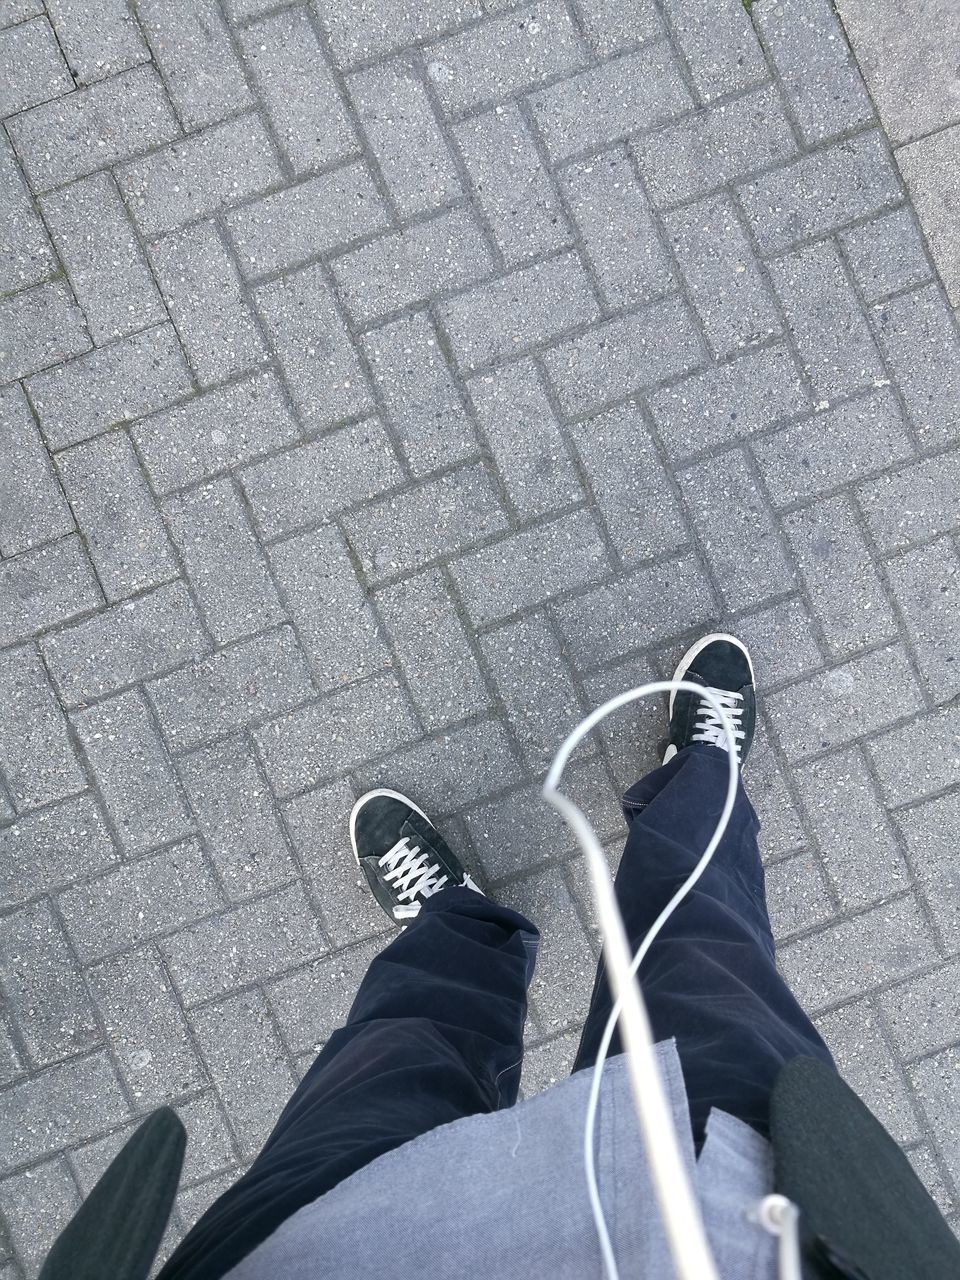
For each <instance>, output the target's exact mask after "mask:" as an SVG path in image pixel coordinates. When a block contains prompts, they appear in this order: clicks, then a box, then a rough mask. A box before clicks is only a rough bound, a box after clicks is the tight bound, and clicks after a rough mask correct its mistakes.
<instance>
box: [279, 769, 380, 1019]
mask: <svg viewBox="0 0 960 1280" xmlns="http://www.w3.org/2000/svg"><path fill="white" fill-rule="evenodd" d="M353 801H354V795H353V791H352V790H351V788H350V785H349V783H346V782H337V783H334V785H333V786H330V787H318V788H316V789H315V790H313V791H308V792H307V793H306V794H305V795H302V796H297V797H296V799H295V800H290V801H288V802H287V804H285V805H284V807H283V815H284V821H285V822H286V824H287V830H288V831H289V832H290V836H291V838H292V840H293V843H294V846H295V847H296V849H297V853H298V855H299V858H300V862H301V864H302V866H303V869H304V871H305V872H306V875H307V876H308V877H309V879H310V882H311V883H312V885H313V889H314V892H315V894H316V896H317V898H318V900H319V902H320V908H321V911H322V913H323V923H324V925H325V927H326V932H327V935H328V936H329V938H330V939H331V941H332V942H333V944H334V946H337V947H339V946H344V945H348V944H350V943H352V942H355V941H356V940H357V939H358V938H369V937H370V936H371V935H376V934H380V935H383V934H384V933H387V934H389V933H391V932H392V929H393V926H392V923H391V921H390V919H389V917H387V915H386V914H385V913H384V911H383V908H382V907H381V906H380V904H379V903H378V902H377V900H376V898H374V896H373V894H372V893H371V892H370V886H369V885H368V884H367V878H366V876H365V875H364V874H363V872H362V871H361V870H360V867H359V866H358V865H357V861H356V858H355V857H354V856H353V850H352V848H351V847H350V836H349V824H348V819H349V814H350V811H351V809H352V808H353ZM324 963H329V962H324ZM341 963H342V962H341ZM307 1016H309V1015H307ZM327 1016H329V1015H327Z"/></svg>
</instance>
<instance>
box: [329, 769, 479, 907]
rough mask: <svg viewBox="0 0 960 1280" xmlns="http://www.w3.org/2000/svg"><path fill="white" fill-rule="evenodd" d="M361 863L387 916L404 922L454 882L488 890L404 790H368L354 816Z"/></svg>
mask: <svg viewBox="0 0 960 1280" xmlns="http://www.w3.org/2000/svg"><path fill="white" fill-rule="evenodd" d="M350 839H351V841H352V842H353V852H354V854H355V855H356V859H357V862H358V863H359V865H360V866H361V867H362V868H363V872H364V875H365V876H366V877H367V880H368V882H369V884H370V888H371V889H372V890H373V892H374V894H375V896H376V899H377V901H378V902H379V903H380V905H381V907H383V909H384V911H386V913H387V915H388V916H390V917H391V919H393V920H394V921H396V923H397V924H399V925H404V924H406V923H407V922H409V921H410V920H413V919H414V918H415V917H416V916H418V915H419V914H420V908H421V906H422V905H423V903H424V902H425V901H426V899H427V898H429V897H432V896H433V894H435V893H437V892H438V891H439V890H440V889H445V888H447V886H448V885H461V886H463V887H464V888H467V889H473V890H475V892H477V893H482V892H483V890H482V889H481V888H480V886H479V885H478V884H477V883H476V881H475V880H474V879H473V877H472V876H471V875H470V874H469V873H468V872H467V871H466V870H465V868H464V867H463V864H462V863H461V862H460V860H459V859H458V858H457V857H456V855H455V854H454V853H453V852H452V850H451V849H450V847H449V846H448V844H447V843H446V841H445V840H444V839H443V837H442V836H441V834H440V832H439V831H438V830H437V829H436V827H435V826H434V825H433V823H432V822H431V821H430V819H429V818H428V817H427V815H426V814H425V813H424V812H423V810H422V809H419V808H417V806H416V805H415V804H414V803H413V801H412V800H408V799H407V797H406V796H402V795H400V793H399V792H398V791H386V790H383V789H380V790H378V791H368V792H367V794H366V795H365V796H361V797H360V799H359V800H358V801H357V803H356V804H355V805H354V806H353V812H352V813H351V814H350Z"/></svg>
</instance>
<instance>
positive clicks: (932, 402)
mask: <svg viewBox="0 0 960 1280" xmlns="http://www.w3.org/2000/svg"><path fill="white" fill-rule="evenodd" d="M874 324H875V326H876V330H877V333H878V335H879V338H880V342H881V345H882V346H883V349H884V352H885V353H886V357H887V360H888V361H889V363H890V367H891V368H892V370H893V373H894V376H895V378H896V379H897V385H898V387H899V388H900V393H901V394H902V396H903V399H904V403H905V404H906V406H907V412H908V413H909V414H910V417H911V418H912V419H913V422H914V425H915V426H916V428H917V434H918V436H919V437H920V441H921V444H923V445H925V446H932V445H937V444H946V443H947V442H948V441H950V440H956V439H957V438H958V437H960V341H958V340H957V335H956V329H955V327H954V325H953V323H952V321H951V318H950V312H949V310H948V308H947V305H946V303H945V302H944V300H943V296H942V294H941V292H940V290H939V288H938V287H937V286H936V285H933V284H931V285H928V286H927V287H926V288H925V289H919V290H917V291H916V292H915V293H908V294H904V295H903V296H902V297H899V298H892V299H891V300H890V301H889V302H884V303H882V304H881V305H880V306H878V307H876V308H875V309H874Z"/></svg>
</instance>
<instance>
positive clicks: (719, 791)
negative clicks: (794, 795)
mask: <svg viewBox="0 0 960 1280" xmlns="http://www.w3.org/2000/svg"><path fill="white" fill-rule="evenodd" d="M726 778H727V759H726V755H725V753H724V752H723V751H720V750H719V749H718V748H715V747H709V746H697V747H690V748H687V749H686V750H685V751H682V752H680V753H679V755H677V756H675V757H674V759H673V760H671V761H670V763H669V764H667V765H664V766H663V767H662V768H660V769H657V770H655V771H654V772H653V773H651V774H650V775H649V776H648V777H646V778H644V779H642V780H641V781H640V782H638V783H637V784H636V785H635V786H633V787H631V789H630V790H629V791H628V792H627V794H626V796H625V797H624V812H625V814H626V817H627V821H628V824H629V834H628V837H627V845H626V849H625V851H624V855H623V860H622V862H621V864H620V869H619V872H618V873H617V897H618V899H619V902H620V909H621V911H622V913H623V916H624V920H625V922H626V926H627V932H628V935H629V937H630V940H631V942H632V943H633V945H634V947H636V946H639V944H640V942H641V941H642V940H643V937H644V935H645V934H646V932H647V929H648V928H649V926H650V925H651V924H652V922H653V920H654V919H655V918H656V916H657V915H658V914H659V912H660V910H661V908H662V907H663V905H664V903H665V902H666V901H667V900H668V898H669V897H670V895H671V894H672V893H673V892H674V890H675V888H676V887H677V885H678V884H679V883H680V881H681V880H683V879H684V877H685V876H686V875H687V874H688V873H689V871H690V870H691V869H692V867H693V865H694V864H695V862H696V861H697V859H698V858H699V857H700V855H701V853H702V852H703V849H704V847H705V846H706V843H707V840H708V839H709V837H710V835H711V833H712V831H713V828H714V826H715V824H716V821H717V817H718V816H719V813H720V810H721V808H722V805H723V799H724V795H725V789H726ZM758 828H759V824H758V822H757V818H756V815H755V813H754V811H753V807H752V806H751V804H750V801H749V800H748V799H747V797H746V794H745V793H744V791H743V788H742V787H741V788H740V789H739V793H738V796H737V803H736V806H735V808H734V811H733V814H732V817H731V821H730V825H729V827H728V829H727V832H726V834H725V836H724V839H723V841H722V843H721V845H720V847H719V849H718V850H717V852H716V854H715V855H714V858H713V861H712V862H711V864H710V866H709V867H708V868H707V870H706V872H705V873H704V875H703V876H702V877H701V879H700V881H699V883H698V885H697V887H696V889H695V890H694V892H693V893H692V894H691V895H690V896H689V897H688V898H687V899H686V900H685V901H684V902H683V903H682V904H681V905H680V907H679V908H678V909H677V910H676V911H675V912H674V914H673V916H672V917H671V918H670V920H669V921H668V923H667V925H666V927H665V929H664V932H663V933H662V934H661V936H660V938H659V939H658V940H657V942H656V943H655V944H654V946H653V947H651V949H650V953H649V955H648V956H647V958H646V960H645V961H644V965H643V968H642V969H641V974H640V976H641V981H642V983H643V990H644V995H645V997H646V1003H647V1009H648V1011H649V1014H650V1018H651V1022H652V1024H653V1030H654V1033H655V1035H656V1038H657V1039H665V1038H667V1037H670V1036H675V1037H676V1039H677V1047H678V1050H679V1054H680V1062H681V1065H682V1067H683V1073H684V1079H685V1081H686V1085H687V1092H688V1095H689V1099H690V1110H691V1119H692V1124H693V1129H694V1137H695V1140H697V1141H698V1142H699V1141H701V1140H702V1135H703V1127H704V1125H705V1123H706V1118H707V1115H708V1113H709V1110H710V1108H711V1107H712V1106H718V1107H721V1108H723V1109H724V1110H725V1111H729V1112H730V1113H731V1114H733V1115H736V1116H739V1117H740V1118H741V1119H743V1120H745V1121H746V1122H747V1123H748V1124H751V1125H753V1126H754V1127H755V1128H756V1129H758V1130H760V1132H762V1133H765V1132H766V1130H767V1111H768V1103H769V1097H770V1091H771V1089H772V1087H773V1082H774V1080H775V1079H776V1076H777V1073H778V1071H779V1069H780V1067H781V1066H782V1065H783V1064H784V1063H785V1062H786V1061H787V1060H788V1059H789V1058H793V1057H796V1056H798V1055H807V1056H813V1057H818V1058H821V1059H822V1060H824V1061H826V1062H827V1063H830V1062H831V1059H830V1055H829V1053H828V1052H827V1049H826V1046H825V1045H824V1043H823V1041H822V1040H821V1039H820V1037H819V1035H818V1034H817V1032H816V1031H815V1030H814V1028H813V1026H812V1025H811V1023H810V1021H809V1019H808V1018H807V1017H806V1015H805V1014H804V1012H803V1010H802V1009H801V1008H800V1006H799V1005H798V1004H797V1002H796V1000H794V998H793V996H792V995H791V994H790V992H789V991H788V990H787V988H786V986H785V985H784V983H783V981H782V979H781V978H780V976H779V975H778V973H777V970H776V967H775V964H774V948H773V938H772V936H771V933H770V924H769V921H768V919H767V910H766V905H765V901H764V888H763V868H762V866H761V864H760V855H759V852H758V849H757V831H758ZM537 939H538V934H537V931H536V929H535V927H534V926H533V925H532V924H531V923H530V922H529V921H528V920H525V919H524V917H523V916H520V915H518V914H517V913H516V912H515V911H511V910H509V908H507V907H502V906H499V905H498V904H497V903H496V902H494V901H492V900H491V899H489V898H481V897H479V896H478V895H477V894H475V893H473V892H471V891H470V890H469V889H445V890H443V891H442V892H441V893H438V894H437V895H436V896H435V897H433V898H431V899H430V900H429V901H428V902H427V903H426V904H425V906H424V908H423V910H422V911H421V913H420V915H419V916H418V917H417V918H416V919H415V920H414V921H413V922H412V923H411V924H410V926H409V927H408V928H407V929H406V930H404V932H403V933H401V934H400V935H399V936H398V937H397V938H395V939H394V940H393V941H392V942H391V943H390V945H389V946H387V947H386V948H385V949H384V950H383V951H382V952H381V954H380V955H379V956H377V957H376V959H375V960H374V961H373V962H372V963H371V965H370V968H369V969H368V970H367V973H366V975H365V977H364V979H363V981H362V983H361V984H360V990H359V992H358V993H357V998H356V1000H355V1001H354V1004H353V1007H352V1009H351V1010H350V1015H349V1017H348V1018H347V1023H346V1026H345V1027H343V1028H342V1029H341V1030H339V1031H337V1032H335V1033H334V1034H333V1035H332V1036H331V1038H330V1040H329V1041H328V1042H327V1044H326V1045H325V1046H324V1048H323V1050H322V1052H321V1053H320V1055H319V1057H318V1058H317V1060H316V1062H315V1063H314V1064H313V1066H312V1067H311V1068H310V1070H309V1071H308V1072H307V1074H306V1076H305V1077H304V1078H303V1080H302V1082H301V1083H300V1085H299V1087H298V1088H297V1090H296V1092H295V1093H294V1095H293V1097H292V1098H291V1099H290V1102H289V1103H288V1104H287V1106H286V1107H285V1108H284V1111H283V1113H282V1114H281V1116H280V1119H279V1120H278V1121H277V1125H276V1127H275V1129H274V1131H273V1133H272V1134H271V1135H270V1137H269V1138H268V1139H267V1142H266V1145H265V1146H264V1148H263V1150H262V1151H261V1153H260V1155H259V1156H258V1157H257V1158H256V1160H255V1161H254V1162H253V1164H252V1165H251V1166H250V1168H249V1170H248V1171H247V1172H246V1173H245V1174H244V1176H243V1177H242V1178H241V1179H240V1180H239V1182H237V1183H236V1184H235V1185H234V1186H233V1187H231V1188H230V1189H229V1190H228V1191H227V1192H226V1193H225V1194H224V1195H223V1196H221V1197H220V1199H219V1200H218V1201H216V1203H215V1204H213V1205H212V1206H211V1208H210V1209H208V1210H207V1212H206V1213H205V1214H204V1215H203V1217H202V1218H201V1219H200V1221H199V1222H198V1223H197V1225H196V1226H195V1227H194V1228H193V1230H192V1231H191V1232H190V1233H189V1234H188V1235H187V1237H186V1238H185V1239H184V1241H183V1243H182V1244H181V1245H180V1247H179V1248H178V1249H177V1251H176V1252H175V1253H174V1255H173V1257H172V1258H171V1259H170V1261H169V1262H168V1263H167V1265H166V1266H165V1267H164V1269H163V1271H162V1272H161V1275H160V1280H201V1278H202V1280H214V1278H215V1277H220V1276H222V1275H224V1273H225V1272H227V1271H228V1270H229V1269H230V1268H231V1267H232V1266H234V1265H235V1264H236V1263H237V1262H238V1261H239V1260H240V1259H241V1258H243V1257H244V1256H245V1255H246V1254H247V1253H249V1252H250V1251H251V1250H252V1249H253V1248H255V1246H256V1245H257V1244H259V1243H260V1241H262V1240H265V1239H266V1237H267V1236H268V1235H270V1234H271V1232H273V1231H274V1230H275V1229H276V1227H277V1226H278V1225H279V1224H280V1223H281V1222H283V1221H284V1219H285V1218H287V1217H289V1216H290V1215H291V1214H293V1213H295V1212H296V1211H297V1209H299V1208H301V1207H302V1206H303V1205H305V1204H309V1203H310V1201H312V1200H314V1199H316V1197H317V1196H319V1195H322V1194H323V1193H324V1192H325V1191H329V1190H330V1189H331V1188H332V1187H335V1186H336V1185H337V1183H339V1182H341V1181H342V1180H343V1179H344V1178H347V1177H349V1175H350V1174H352V1173H355V1172H356V1171H357V1170H358V1169H361V1168H362V1167H363V1166H364V1165H366V1164H368V1163H369V1162H370V1161H371V1160H375V1159H376V1158H377V1156H379V1155H382V1154H383V1153H384V1152H386V1151H390V1150H392V1149H393V1148H395V1147H398V1146H400V1145H401V1144H402V1143H404V1142H409V1141H410V1139H411V1138H415V1137H417V1136H418V1135H419V1134H421V1133H425V1132H426V1131H427V1130H429V1129H433V1128H435V1127H436V1126H437V1125H441V1124H447V1123H448V1122H449V1121H451V1120H457V1119H459V1118H460V1117H461V1116H467V1115H473V1114H475V1113H477V1112H482V1111H494V1110H496V1109H497V1108H499V1107H508V1106H512V1104H513V1103H514V1102H516V1099H517V1091H518V1088H519V1083H520V1065H521V1061H522V1058H523V1024H524V1020H525V1018H526V1012H527V987H528V985H529V982H530V978H531V977H532V974H533V965H534V960H535V955H536V944H537ZM609 1011H610V993H609V987H608V985H607V979H606V976H605V974H604V972H603V966H602V965H601V966H600V969H599V971H598V974H597V981H596V984H595V987H594V992H593V997H592V999H591V1003H590V1011H589V1014H588V1017H587V1022H586V1025H585V1027H584V1031H583V1038H582V1040H581V1044H580V1049H579V1052H578V1054H577V1060H576V1064H575V1067H574V1070H580V1069H582V1068H584V1067H586V1066H589V1065H590V1064H591V1063H592V1062H593V1061H594V1060H595V1058H596V1052H597V1047H598V1044H599V1040H600V1037H601V1035H602V1033H603V1027H604V1024H605V1023H606V1020H607V1016H608V1014H609ZM616 1052H620V1044H619V1039H615V1040H614V1044H613V1046H612V1047H611V1053H616ZM438 1176H442V1171H439V1170H438Z"/></svg>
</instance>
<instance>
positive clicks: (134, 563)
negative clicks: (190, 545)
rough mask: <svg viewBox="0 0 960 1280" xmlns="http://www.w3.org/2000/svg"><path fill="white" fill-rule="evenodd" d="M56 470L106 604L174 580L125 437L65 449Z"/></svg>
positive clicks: (111, 435)
mask: <svg viewBox="0 0 960 1280" xmlns="http://www.w3.org/2000/svg"><path fill="white" fill-rule="evenodd" d="M57 470H58V472H59V473H60V479H61V481H62V483H63V488H64V492H65V493H66V495H67V497H68V498H69V500H70V506H71V508H72V510H73V514H74V516H75V517H76V519H77V523H78V525H79V526H80V530H81V532H82V533H83V536H84V541H85V543H86V547H87V550H88V552H89V553H90V558H91V560H92V561H93V563H94V566H95V568H96V571H97V577H98V579H99V581H100V585H101V586H102V587H103V589H104V592H105V593H106V596H107V599H108V600H110V601H116V600H121V599H123V597H124V596H129V595H132V594H133V593H134V592H136V591H141V590H143V589H144V588H146V587H153V586H156V585H158V584H159V583H161V582H164V581H166V580H169V579H170V578H173V577H176V575H177V563H176V560H175V559H174V556H173V551H172V549H171V547H170V542H169V540H168V538H167V534H166V531H165V529H164V527H163V521H162V520H161V519H160V513H159V511H158V510H157V505H156V503H155V502H154V499H153V495H152V494H151V493H150V490H149V489H148V488H147V484H146V481H145V479H144V476H143V472H142V471H141V469H140V464H139V462H138V460H137V456H136V454H135V453H134V451H133V448H132V446H131V444H130V440H129V438H128V436H127V434H126V432H124V431H110V432H108V433H106V434H105V435H102V436H97V437H96V438H95V439H93V440H89V441H87V443H86V444H80V445H77V446H75V447H74V448H72V449H65V450H64V451H63V452H62V453H59V454H58V455H57Z"/></svg>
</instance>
